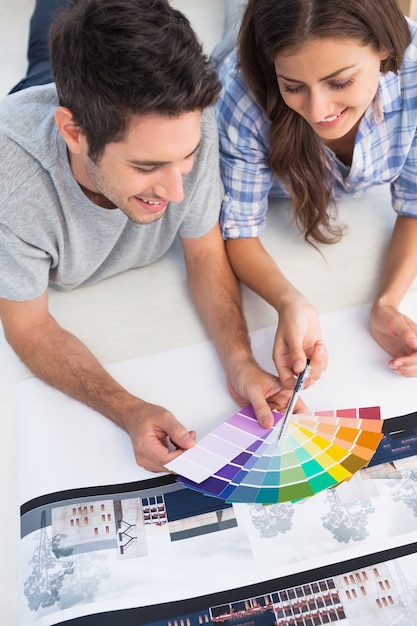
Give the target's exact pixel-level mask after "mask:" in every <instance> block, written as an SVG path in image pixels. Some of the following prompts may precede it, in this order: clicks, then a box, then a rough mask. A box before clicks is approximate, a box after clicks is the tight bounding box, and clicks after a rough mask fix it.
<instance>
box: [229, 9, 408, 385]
mask: <svg viewBox="0 0 417 626" xmlns="http://www.w3.org/2000/svg"><path fill="white" fill-rule="evenodd" d="M416 44H417V25H415V24H413V23H412V22H408V21H407V20H406V18H405V17H404V15H403V14H402V12H401V11H400V9H399V8H398V6H397V2H396V0H249V2H248V5H247V8H246V10H245V13H244V16H243V21H242V26H241V30H240V35H239V46H238V50H237V53H236V52H235V53H233V54H232V55H230V57H229V58H228V59H227V61H226V63H225V65H224V66H223V67H222V68H221V70H220V77H221V80H222V82H223V92H222V96H221V99H220V102H219V105H218V123H219V132H220V148H221V164H222V175H223V180H224V184H225V189H226V195H225V200H224V202H223V207H222V218H221V221H222V228H223V235H224V238H225V239H226V245H227V251H228V254H229V257H230V260H231V263H232V265H233V268H234V270H235V272H236V274H237V275H238V277H239V278H240V279H241V281H242V282H243V283H245V284H246V285H248V286H249V287H250V288H251V289H253V290H254V291H255V292H257V293H258V294H259V295H260V296H262V297H263V298H264V299H265V300H267V301H268V302H269V303H270V304H271V305H272V306H274V307H275V308H276V310H277V311H278V314H279V325H278V330H277V334H276V339H275V345H274V360H275V363H276V366H277V369H278V372H279V375H280V377H281V379H282V381H283V382H284V383H285V382H288V385H290V381H292V380H293V376H294V374H297V373H299V372H300V371H301V370H302V368H303V367H304V364H305V360H306V357H310V358H311V364H312V374H311V376H312V378H316V379H317V378H319V377H320V375H321V373H322V371H323V369H324V368H325V366H326V360H327V355H326V349H325V347H324V345H323V343H322V342H321V340H320V327H319V322H318V316H317V313H316V311H315V310H314V309H313V307H312V306H311V305H310V304H309V303H308V302H307V301H306V300H305V298H304V297H303V296H302V295H301V294H300V293H299V292H298V291H297V290H296V289H295V288H294V286H293V285H291V284H290V283H289V281H288V280H287V279H286V278H285V276H284V275H283V274H282V273H281V271H280V270H279V268H278V267H277V265H276V264H275V262H274V261H273V259H272V258H271V257H270V256H269V254H268V253H267V252H266V250H265V249H264V248H263V246H262V244H261V242H260V240H259V237H258V236H259V234H260V232H261V231H262V229H263V227H264V225H265V218H266V211H267V206H268V196H276V197H277V196H278V197H279V196H281V197H290V198H291V199H292V203H293V206H294V217H295V220H296V222H297V223H298V225H299V226H300V228H301V229H302V232H303V233H304V237H305V239H306V240H307V241H309V242H310V243H312V244H313V245H314V243H315V242H320V243H331V242H334V241H337V240H338V239H339V238H340V237H341V236H342V231H341V229H340V228H339V227H338V226H337V223H336V222H335V219H334V217H335V215H334V208H335V200H337V199H338V198H342V197H343V196H346V195H347V194H353V193H357V192H358V191H361V190H364V189H366V188H368V187H370V186H371V185H374V184H381V183H387V182H390V183H391V193H392V204H393V207H394V209H395V211H396V212H397V219H396V223H395V227H394V230H393V234H392V238H391V242H390V245H389V249H388V253H387V258H386V263H385V268H384V272H383V276H382V281H381V285H380V289H379V293H378V296H377V298H376V300H375V302H374V304H373V307H372V311H371V332H372V334H373V336H374V338H375V339H376V340H377V342H378V343H379V344H380V345H381V346H382V347H383V348H384V349H385V350H386V351H387V352H389V353H390V354H391V355H392V357H393V358H392V359H391V360H390V361H389V364H388V365H389V366H390V367H391V368H392V369H393V370H394V371H395V372H396V373H399V374H403V375H405V376H417V324H415V323H414V322H413V321H412V320H411V319H409V318H407V317H406V316H405V315H402V314H401V313H400V312H399V310H398V306H399V303H400V301H401V299H402V298H403V296H404V294H405V292H406V291H407V289H408V287H409V286H410V284H411V282H412V280H413V279H414V277H415V276H416V274H417V219H415V218H416V217H417V187H416V180H417V140H416V138H415V135H416V129H417V111H416V109H417V107H416V97H417V48H416Z"/></svg>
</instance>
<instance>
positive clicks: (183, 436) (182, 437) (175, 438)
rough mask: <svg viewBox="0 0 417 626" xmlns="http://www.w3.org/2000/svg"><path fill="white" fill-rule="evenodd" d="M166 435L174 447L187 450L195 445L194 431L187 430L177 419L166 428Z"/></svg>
mask: <svg viewBox="0 0 417 626" xmlns="http://www.w3.org/2000/svg"><path fill="white" fill-rule="evenodd" d="M166 433H167V436H168V437H169V439H170V440H171V442H172V443H173V445H174V446H175V447H176V448H180V449H181V450H188V449H189V448H192V447H193V446H194V445H195V431H189V430H187V429H186V428H185V426H183V425H182V424H181V423H180V422H178V421H177V420H173V423H172V424H170V425H169V426H168V427H167V429H166Z"/></svg>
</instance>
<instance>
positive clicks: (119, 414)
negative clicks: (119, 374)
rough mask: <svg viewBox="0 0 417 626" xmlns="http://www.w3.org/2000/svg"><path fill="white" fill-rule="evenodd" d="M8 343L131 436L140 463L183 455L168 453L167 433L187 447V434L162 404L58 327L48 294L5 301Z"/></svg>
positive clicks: (154, 466)
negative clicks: (131, 387)
mask: <svg viewBox="0 0 417 626" xmlns="http://www.w3.org/2000/svg"><path fill="white" fill-rule="evenodd" d="M0 318H1V320H2V323H3V327H4V333H5V336H6V339H7V341H8V342H9V344H10V345H11V347H12V348H13V349H14V350H15V352H16V353H17V355H18V356H19V357H20V358H21V359H22V361H23V362H24V363H25V364H26V365H27V366H28V367H29V369H30V370H31V371H32V372H33V373H34V374H35V375H36V376H38V377H39V378H41V379H42V380H44V381H45V382H47V383H49V384H50V385H52V386H53V387H55V388H57V389H59V390H60V391H63V392H64V393H66V394H67V395H69V396H71V397H73V398H75V399H77V400H79V401H80V402H83V403H84V404H86V405H88V406H90V407H91V408H93V409H95V410H96V411H98V412H100V413H102V414H103V415H105V416H106V417H108V418H110V419H111V420H112V421H113V422H115V423H116V424H117V425H118V426H120V427H121V428H123V429H124V430H125V431H126V432H127V433H128V434H129V436H130V438H131V440H132V444H133V448H134V452H135V457H136V461H137V463H138V464H139V465H142V466H143V467H144V468H145V469H148V470H150V471H164V470H163V466H164V465H165V464H166V463H168V462H169V461H170V460H171V459H173V458H174V457H175V456H177V455H178V454H179V452H177V451H176V452H173V451H169V450H168V448H167V445H166V440H167V437H168V438H169V439H170V440H171V441H172V443H173V444H174V445H175V446H176V447H178V448H180V449H186V448H189V447H192V446H193V445H194V433H193V432H188V431H187V430H186V429H185V428H184V426H182V425H181V424H180V423H179V422H178V421H177V420H176V419H175V417H174V416H173V415H172V414H171V413H170V412H169V411H167V410H166V409H164V408H163V407H160V406H157V405H154V404H150V403H148V402H145V401H144V400H142V399H140V398H137V397H136V396H134V395H132V394H131V393H129V392H128V391H127V390H126V389H124V388H123V387H122V386H121V385H120V384H119V383H118V382H117V381H116V380H114V378H112V377H111V376H110V374H108V373H107V371H106V370H105V369H104V368H103V367H102V365H101V364H100V363H99V361H98V360H97V359H96V358H95V357H94V355H93V354H92V353H91V352H90V351H89V350H88V348H87V347H86V346H85V345H84V344H83V343H82V342H81V341H80V340H79V339H77V338H76V337H75V336H74V335H72V334H71V333H69V332H67V331H66V330H64V329H63V328H61V327H60V326H59V324H58V323H57V322H56V320H55V319H54V318H53V317H52V315H51V314H50V313H49V310H48V295H47V292H45V293H44V294H43V295H41V296H40V297H39V298H36V299H34V300H31V301H27V302H14V301H10V300H5V299H0Z"/></svg>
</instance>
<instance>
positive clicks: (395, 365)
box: [388, 361, 404, 371]
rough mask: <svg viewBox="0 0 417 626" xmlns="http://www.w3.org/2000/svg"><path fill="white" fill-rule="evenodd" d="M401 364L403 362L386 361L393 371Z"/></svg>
mask: <svg viewBox="0 0 417 626" xmlns="http://www.w3.org/2000/svg"><path fill="white" fill-rule="evenodd" d="M403 365H404V363H403V362H402V361H394V363H388V367H390V368H391V369H392V370H394V371H395V370H396V369H398V368H399V367H402V366H403Z"/></svg>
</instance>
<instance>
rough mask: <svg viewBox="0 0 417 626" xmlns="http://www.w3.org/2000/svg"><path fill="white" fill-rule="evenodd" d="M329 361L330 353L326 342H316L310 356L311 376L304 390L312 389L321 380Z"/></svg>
mask: <svg viewBox="0 0 417 626" xmlns="http://www.w3.org/2000/svg"><path fill="white" fill-rule="evenodd" d="M328 360H329V353H328V351H327V348H326V346H325V344H324V342H323V341H321V340H318V341H316V343H315V344H314V347H313V351H312V353H311V356H310V374H309V377H308V379H307V381H306V382H305V384H304V389H307V387H310V385H312V384H314V383H315V382H316V381H317V380H319V379H320V378H321V376H322V374H323V372H324V371H325V370H326V368H327V364H328Z"/></svg>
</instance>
